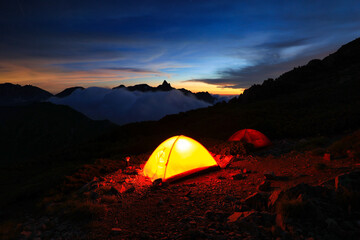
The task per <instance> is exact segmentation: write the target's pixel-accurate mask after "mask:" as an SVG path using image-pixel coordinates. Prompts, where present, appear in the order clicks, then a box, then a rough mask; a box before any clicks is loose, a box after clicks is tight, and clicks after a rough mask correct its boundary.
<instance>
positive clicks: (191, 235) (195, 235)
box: [180, 229, 208, 240]
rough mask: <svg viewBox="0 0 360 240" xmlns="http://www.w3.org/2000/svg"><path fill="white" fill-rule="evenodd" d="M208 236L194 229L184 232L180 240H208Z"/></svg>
mask: <svg viewBox="0 0 360 240" xmlns="http://www.w3.org/2000/svg"><path fill="white" fill-rule="evenodd" d="M207 238H208V237H207V235H206V234H205V233H204V232H203V231H200V230H198V229H192V230H188V231H186V232H184V234H183V235H182V236H181V238H180V239H184V240H185V239H207Z"/></svg>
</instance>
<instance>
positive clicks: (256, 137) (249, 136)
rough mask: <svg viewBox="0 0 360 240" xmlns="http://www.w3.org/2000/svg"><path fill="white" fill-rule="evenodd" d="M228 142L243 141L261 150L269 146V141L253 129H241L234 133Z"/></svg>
mask: <svg viewBox="0 0 360 240" xmlns="http://www.w3.org/2000/svg"><path fill="white" fill-rule="evenodd" d="M229 141H245V142H247V143H251V144H252V145H254V147H255V148H262V147H267V146H269V145H271V142H270V140H269V139H268V138H267V137H266V136H265V135H264V134H262V133H261V132H259V131H256V130H254V129H242V130H240V131H237V132H236V133H234V134H233V135H232V136H231V137H230V138H229Z"/></svg>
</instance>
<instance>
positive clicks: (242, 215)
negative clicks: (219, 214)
mask: <svg viewBox="0 0 360 240" xmlns="http://www.w3.org/2000/svg"><path fill="white" fill-rule="evenodd" d="M253 213H255V211H253V210H252V211H247V212H234V213H233V214H231V215H230V216H229V217H228V221H227V222H228V223H232V222H236V221H237V220H238V219H240V218H246V217H248V216H250V215H252V214H253Z"/></svg>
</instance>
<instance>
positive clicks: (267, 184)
mask: <svg viewBox="0 0 360 240" xmlns="http://www.w3.org/2000/svg"><path fill="white" fill-rule="evenodd" d="M257 189H258V190H259V191H263V192H268V191H270V190H271V183H270V182H269V181H266V180H265V181H263V182H262V183H261V184H260V185H259V186H258V187H257Z"/></svg>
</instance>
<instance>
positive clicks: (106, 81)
mask: <svg viewBox="0 0 360 240" xmlns="http://www.w3.org/2000/svg"><path fill="white" fill-rule="evenodd" d="M1 65H2V66H3V67H6V69H7V71H2V72H0V82H1V83H5V82H9V83H13V84H20V85H33V86H36V87H39V88H42V89H44V90H46V91H49V92H51V93H53V94H56V93H59V92H61V91H62V90H64V89H65V88H69V87H74V86H82V87H85V88H86V87H91V86H97V87H107V88H113V87H116V86H118V85H120V84H123V83H122V81H124V80H131V79H134V80H135V79H139V82H140V81H141V80H140V79H146V78H153V77H154V76H153V74H152V73H150V72H145V73H136V74H134V73H132V72H122V73H121V75H120V74H119V73H118V72H116V71H104V70H92V71H72V72H63V71H62V70H61V69H58V68H56V67H53V68H48V69H43V68H39V67H33V66H24V65H21V64H11V63H6V64H5V63H1ZM162 79H167V81H168V82H169V83H170V84H171V85H172V87H174V88H178V89H179V88H185V89H187V90H190V91H192V92H194V93H196V92H209V93H211V94H219V95H239V94H241V93H242V92H243V91H244V89H233V88H224V87H221V86H217V85H212V84H207V83H202V82H181V81H173V82H172V81H171V76H168V75H164V76H162ZM162 81H163V80H160V81H159V82H158V83H147V82H146V81H144V82H141V83H147V84H149V85H151V86H154V87H156V86H158V85H159V84H161V83H162ZM124 85H128V84H124Z"/></svg>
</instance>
